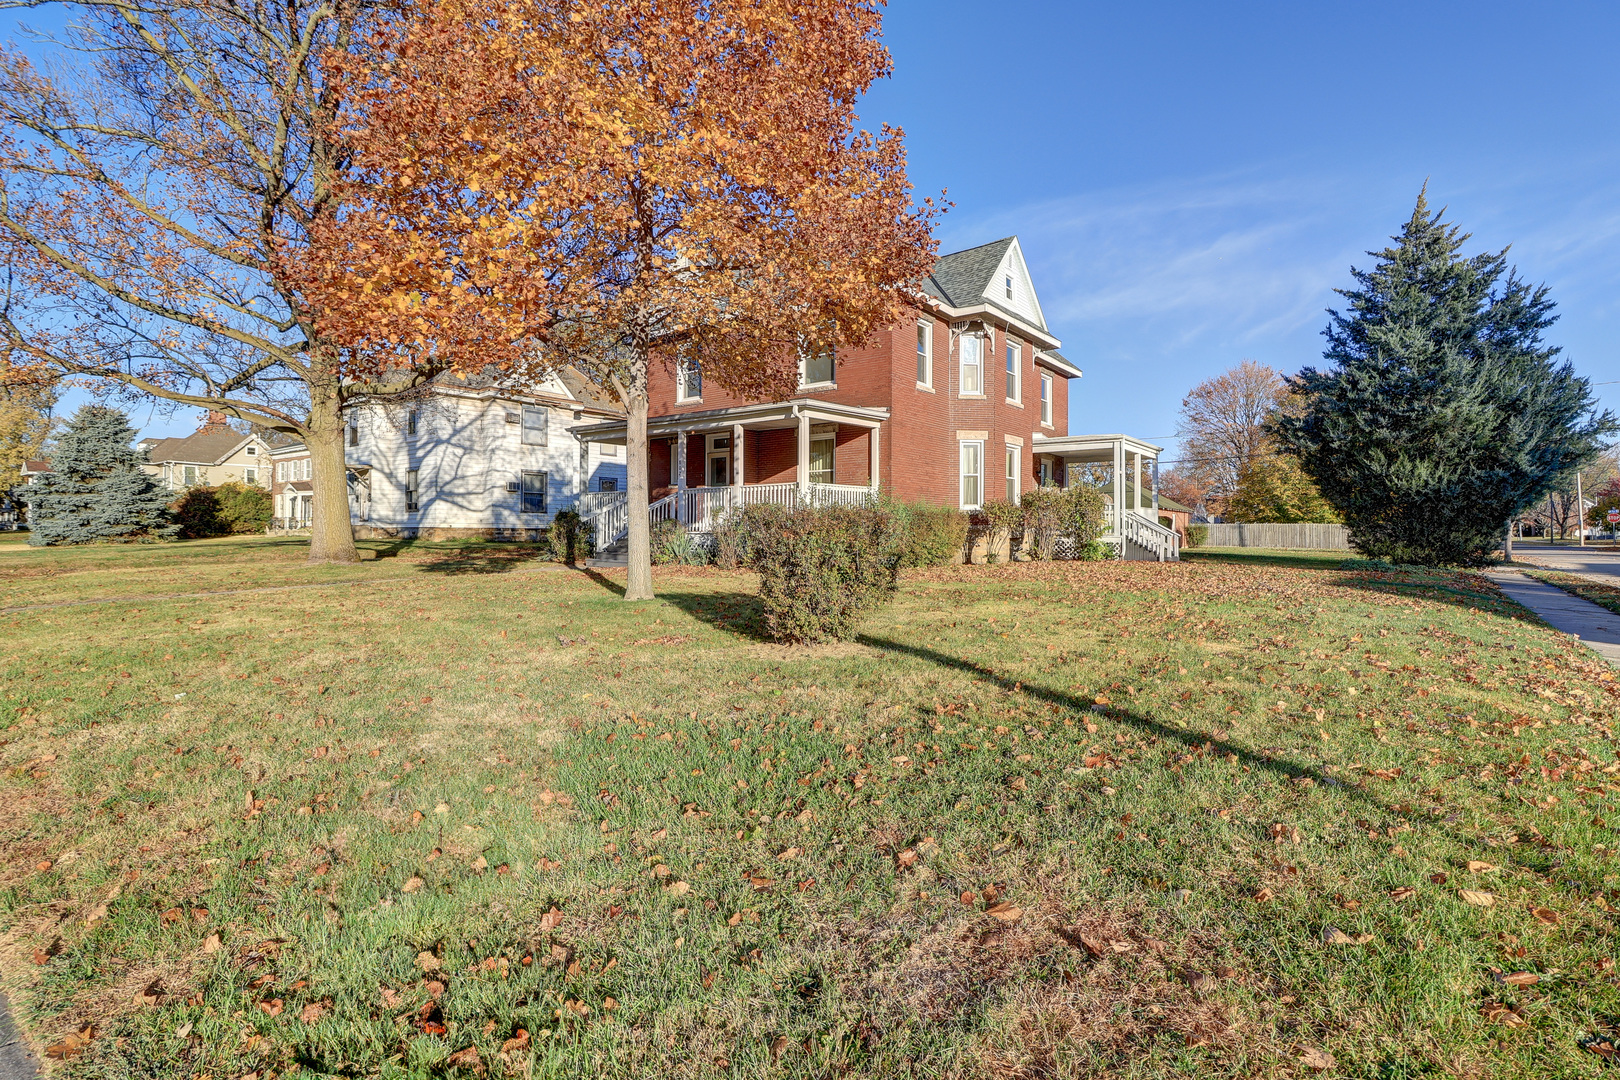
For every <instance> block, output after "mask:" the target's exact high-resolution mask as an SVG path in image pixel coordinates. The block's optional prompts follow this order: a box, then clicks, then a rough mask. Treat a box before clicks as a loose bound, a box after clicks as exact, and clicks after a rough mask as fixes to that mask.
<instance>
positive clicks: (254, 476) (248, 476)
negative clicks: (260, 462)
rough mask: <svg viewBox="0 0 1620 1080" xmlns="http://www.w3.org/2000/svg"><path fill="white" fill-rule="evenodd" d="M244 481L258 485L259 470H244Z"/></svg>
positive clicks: (250, 468)
mask: <svg viewBox="0 0 1620 1080" xmlns="http://www.w3.org/2000/svg"><path fill="white" fill-rule="evenodd" d="M242 479H243V481H244V482H246V483H249V484H257V483H258V482H259V470H258V469H255V468H252V467H249V468H246V469H243V470H242Z"/></svg>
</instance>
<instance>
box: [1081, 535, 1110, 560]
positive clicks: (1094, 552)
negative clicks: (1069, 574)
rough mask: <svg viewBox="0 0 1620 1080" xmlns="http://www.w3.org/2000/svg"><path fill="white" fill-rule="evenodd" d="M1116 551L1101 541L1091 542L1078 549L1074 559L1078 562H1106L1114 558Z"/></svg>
mask: <svg viewBox="0 0 1620 1080" xmlns="http://www.w3.org/2000/svg"><path fill="white" fill-rule="evenodd" d="M1116 550H1117V549H1115V548H1112V547H1110V546H1109V545H1107V544H1105V543H1103V542H1102V541H1101V540H1092V541H1090V542H1088V543H1087V544H1086V546H1085V547H1082V548H1080V549H1079V551H1078V552H1077V553H1076V554H1075V556H1074V557H1075V558H1076V559H1077V560H1079V561H1080V562H1107V561H1108V560H1109V559H1112V558H1114V557H1115V553H1116Z"/></svg>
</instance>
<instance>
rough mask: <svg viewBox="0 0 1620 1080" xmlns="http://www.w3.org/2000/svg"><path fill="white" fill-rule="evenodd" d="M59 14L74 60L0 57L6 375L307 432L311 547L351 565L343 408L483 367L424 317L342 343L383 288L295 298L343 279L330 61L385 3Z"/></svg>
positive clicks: (224, 2) (341, 168)
mask: <svg viewBox="0 0 1620 1080" xmlns="http://www.w3.org/2000/svg"><path fill="white" fill-rule="evenodd" d="M6 6H8V7H36V6H37V7H45V6H48V5H47V4H45V3H43V2H41V3H9V4H7V5H6ZM60 6H62V7H63V8H70V9H71V12H72V22H73V26H74V29H73V31H72V36H71V37H70V38H68V39H67V40H66V41H64V42H62V43H60V44H61V45H62V46H63V55H64V57H69V56H77V57H78V58H79V61H80V62H79V65H78V67H77V68H76V69H74V70H68V71H65V72H64V73H62V74H61V75H60V77H54V76H51V75H47V74H46V73H44V72H42V71H40V70H38V69H36V68H35V66H34V65H33V64H31V63H30V62H29V60H28V59H27V58H26V57H24V56H23V55H22V54H21V53H19V52H17V51H15V50H5V51H0V253H3V256H4V266H5V280H4V287H5V301H4V304H3V306H0V333H3V334H4V342H5V344H6V345H7V346H8V349H7V357H6V359H5V360H4V361H0V363H4V364H6V365H8V366H9V367H11V368H13V369H25V368H32V369H45V370H49V371H51V372H54V373H55V374H57V375H60V376H66V377H69V378H70V379H72V380H75V381H78V382H80V383H84V384H88V385H92V386H95V387H97V388H99V389H100V390H102V391H104V392H107V394H108V396H109V397H111V398H112V399H114V400H118V399H125V400H127V399H130V398H141V397H147V398H152V397H155V398H160V399H164V400H166V401H169V402H175V403H177V404H180V405H186V406H196V407H199V408H203V409H210V410H217V411H219V412H223V413H225V414H226V415H228V416H232V417H237V418H240V419H243V420H248V421H251V422H253V423H256V424H260V425H262V426H264V427H266V428H269V429H272V430H276V431H282V432H287V433H291V434H294V435H297V436H298V437H300V438H302V439H303V440H304V441H305V442H306V443H307V444H308V445H309V448H310V455H311V458H312V460H313V482H314V488H315V521H314V529H313V533H312V538H311V543H310V551H309V557H310V559H311V561H315V562H320V561H327V560H330V561H338V562H348V561H353V560H355V559H356V557H357V556H356V553H355V549H354V539H353V534H352V530H351V529H350V526H349V512H348V499H347V494H346V489H347V482H346V473H345V466H344V457H343V445H342V430H343V417H342V413H343V410H344V408H345V407H346V406H348V405H349V404H351V403H352V402H354V401H356V400H358V399H362V398H367V397H375V396H379V395H381V396H386V395H390V394H394V393H399V392H401V391H405V390H409V389H410V388H412V387H414V386H416V385H418V384H419V383H421V382H422V381H423V380H424V379H428V378H431V377H433V376H434V375H435V374H437V373H438V372H440V371H442V370H444V369H445V368H447V367H450V366H453V365H454V364H455V363H457V362H458V361H460V362H471V359H472V357H474V356H475V355H477V350H471V349H467V350H460V351H458V350H457V349H454V348H452V347H451V346H452V345H453V344H460V343H459V342H456V341H455V339H454V336H453V335H454V333H455V332H456V329H457V328H449V329H447V328H448V327H449V323H448V322H446V321H435V318H434V316H435V315H436V314H438V313H437V312H435V311H430V310H426V309H420V308H418V309H415V310H412V311H409V312H404V311H398V310H396V311H392V312H389V313H387V315H388V317H387V318H382V317H378V318H377V319H376V320H375V323H376V326H375V328H374V329H373V332H372V335H371V337H370V338H369V339H368V340H367V341H366V342H365V343H363V344H362V346H360V347H355V346H353V345H351V344H350V343H349V342H348V340H347V339H345V338H343V337H342V336H341V334H340V332H341V330H342V329H343V327H345V326H347V325H350V324H352V323H353V322H356V321H360V320H362V319H363V318H364V317H365V316H364V312H365V310H366V309H368V308H373V307H374V304H373V302H372V300H371V298H369V297H365V296H361V295H359V294H355V295H353V296H349V297H344V296H341V295H331V296H325V297H323V298H321V300H320V301H318V302H313V301H312V300H311V297H310V296H309V295H308V294H307V293H306V292H305V291H304V289H303V284H304V283H305V282H306V281H308V280H309V279H310V278H312V277H322V276H323V275H328V274H330V273H332V272H333V271H332V269H331V267H329V266H328V265H327V264H326V259H327V255H326V249H324V248H321V247H319V246H318V245H319V244H320V243H322V241H323V240H329V239H330V238H331V237H332V236H333V235H335V234H336V233H339V232H341V228H342V223H343V220H344V205H343V202H342V198H341V195H340V193H339V189H340V187H341V181H342V180H343V178H344V177H345V175H346V167H347V151H346V150H345V149H344V148H343V145H342V142H341V138H340V132H339V131H338V128H337V120H338V117H339V112H340V108H339V107H340V105H341V99H340V98H339V96H338V91H337V89H336V87H335V85H334V84H333V82H332V81H331V80H329V79H327V78H326V77H325V73H324V68H323V66H322V63H321V60H322V57H323V56H326V55H328V54H330V53H332V52H337V53H352V52H355V51H356V50H358V49H360V48H361V47H362V45H363V42H364V41H365V40H366V39H367V35H368V34H369V33H370V32H371V30H372V29H374V27H375V25H376V17H375V14H374V12H373V10H372V9H371V8H370V7H369V6H368V4H367V3H365V2H363V0H331V2H328V0H279V2H276V3H271V2H269V0H207V2H204V0H153V2H142V3H138V4H137V3H132V2H129V0H88V2H83V3H76V4H73V5H67V4H62V5H60ZM345 304H347V305H348V306H347V307H344V306H343V305H345ZM334 305H336V306H334ZM388 334H394V335H395V336H394V337H391V338H390V337H388V336H387V335H388ZM473 337H474V339H476V334H475V335H473Z"/></svg>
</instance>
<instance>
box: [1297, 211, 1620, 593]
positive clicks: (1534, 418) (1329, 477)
mask: <svg viewBox="0 0 1620 1080" xmlns="http://www.w3.org/2000/svg"><path fill="white" fill-rule="evenodd" d="M1443 213H1444V211H1440V212H1437V213H1431V212H1430V211H1429V208H1428V203H1427V201H1426V199H1425V197H1424V195H1422V194H1420V195H1419V196H1418V201H1417V207H1416V209H1414V210H1413V211H1412V218H1411V220H1410V221H1408V222H1407V223H1406V227H1405V228H1404V229H1402V230H1401V234H1400V235H1399V236H1397V237H1394V238H1393V239H1394V240H1395V246H1394V247H1388V248H1385V249H1384V250H1382V251H1377V252H1369V253H1368V254H1370V255H1372V256H1373V257H1374V258H1375V259H1376V260H1377V263H1376V264H1375V265H1374V267H1373V268H1372V269H1371V270H1355V269H1352V270H1351V274H1352V275H1353V276H1354V277H1355V280H1356V287H1355V288H1351V289H1340V290H1338V292H1339V294H1340V295H1341V296H1343V297H1344V298H1345V299H1346V300H1348V301H1349V310H1348V311H1346V312H1343V313H1341V312H1337V311H1333V312H1330V313H1329V314H1330V322H1329V324H1328V327H1327V329H1326V330H1324V331H1323V336H1324V337H1326V338H1327V349H1326V350H1325V351H1324V352H1323V357H1324V358H1325V359H1327V360H1328V361H1329V362H1330V363H1331V364H1332V365H1333V366H1332V367H1331V368H1329V369H1328V370H1325V371H1319V370H1317V369H1315V368H1306V369H1305V370H1304V371H1302V372H1301V373H1300V374H1299V376H1298V377H1297V378H1296V379H1295V380H1294V384H1293V389H1294V390H1295V392H1296V393H1298V394H1299V395H1301V400H1302V404H1303V408H1301V409H1300V410H1298V411H1297V413H1293V411H1292V410H1290V411H1289V412H1290V413H1293V414H1291V415H1284V416H1283V417H1281V418H1279V419H1278V420H1277V421H1276V423H1275V425H1274V428H1275V432H1276V435H1277V436H1278V439H1279V441H1280V442H1281V443H1282V444H1283V446H1284V447H1285V448H1286V449H1288V450H1290V451H1292V452H1293V453H1295V454H1297V455H1298V457H1299V459H1300V463H1301V464H1302V465H1303V466H1304V468H1305V471H1306V472H1307V473H1309V474H1310V476H1311V478H1312V479H1313V480H1315V481H1316V483H1317V485H1318V487H1320V488H1321V491H1322V494H1323V496H1324V497H1325V498H1326V499H1327V501H1328V502H1329V503H1330V504H1331V505H1332V506H1333V508H1334V509H1335V510H1337V511H1338V512H1339V514H1340V515H1341V516H1342V517H1343V518H1344V521H1345V524H1347V525H1348V526H1350V533H1351V538H1352V542H1353V543H1354V544H1355V545H1356V547H1357V548H1359V549H1360V550H1361V551H1362V552H1363V553H1365V554H1367V555H1369V556H1372V557H1374V558H1383V559H1388V560H1390V561H1392V562H1398V563H1418V564H1426V565H1477V564H1479V563H1481V562H1483V561H1485V560H1486V559H1487V558H1488V557H1489V556H1490V553H1491V552H1492V551H1493V550H1494V549H1495V548H1496V547H1497V546H1499V544H1500V543H1501V540H1502V536H1503V532H1504V529H1505V527H1506V524H1507V522H1508V520H1509V519H1510V518H1512V517H1514V516H1515V515H1517V514H1518V513H1520V512H1521V511H1523V510H1524V509H1526V508H1527V507H1529V506H1531V505H1533V504H1535V503H1537V502H1538V501H1539V500H1540V499H1542V498H1543V497H1544V496H1545V495H1546V493H1547V492H1548V491H1549V490H1550V489H1551V488H1552V487H1554V486H1555V485H1557V484H1558V483H1559V482H1560V481H1561V480H1563V479H1564V478H1565V477H1567V476H1568V475H1569V474H1570V473H1571V472H1572V471H1573V470H1575V469H1577V468H1579V467H1580V466H1581V465H1582V464H1583V463H1585V462H1586V461H1587V460H1589V459H1590V458H1591V457H1592V456H1593V455H1594V454H1596V453H1597V451H1598V450H1599V449H1600V444H1601V441H1602V439H1603V438H1604V436H1606V435H1608V434H1610V433H1612V432H1613V431H1615V429H1616V423H1615V419H1614V417H1613V416H1612V415H1611V414H1610V413H1607V412H1604V413H1602V414H1598V413H1597V412H1596V411H1595V409H1594V406H1593V400H1592V393H1591V388H1590V384H1589V383H1588V382H1587V381H1586V380H1585V379H1581V378H1578V377H1576V375H1575V373H1574V371H1573V370H1572V369H1571V367H1570V365H1569V364H1568V363H1559V362H1558V360H1557V357H1558V353H1559V350H1558V349H1557V348H1556V347H1553V346H1549V345H1547V344H1545V343H1544V342H1543V341H1542V331H1544V330H1545V329H1546V328H1547V327H1548V326H1550V325H1552V323H1553V321H1554V320H1555V319H1556V318H1557V316H1555V315H1554V314H1553V302H1552V300H1551V299H1549V298H1548V296H1547V288H1546V286H1544V285H1542V286H1531V285H1528V284H1526V283H1525V282H1523V281H1521V280H1520V279H1519V278H1518V276H1517V275H1516V274H1515V273H1514V272H1513V271H1512V270H1511V269H1509V267H1508V265H1507V253H1506V251H1502V252H1498V253H1496V254H1490V253H1485V254H1480V255H1474V256H1467V257H1465V256H1463V255H1461V254H1459V250H1460V249H1461V247H1462V246H1463V244H1464V243H1465V242H1466V241H1467V240H1468V236H1467V235H1466V234H1461V233H1459V232H1458V230H1457V228H1456V227H1455V226H1453V225H1448V224H1445V223H1443V222H1441V220H1440V217H1441V214H1443Z"/></svg>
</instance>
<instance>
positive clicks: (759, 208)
mask: <svg viewBox="0 0 1620 1080" xmlns="http://www.w3.org/2000/svg"><path fill="white" fill-rule="evenodd" d="M880 26H881V19H880V15H879V12H878V5H877V3H875V2H874V0H628V2H624V3H614V4H594V5H581V4H577V3H570V2H563V0H513V2H510V3H486V2H484V0H443V2H440V3H436V4H432V5H430V6H428V7H426V8H425V10H424V11H423V12H422V15H421V17H420V18H419V19H415V20H413V21H412V22H411V23H409V24H406V25H402V26H401V27H400V29H399V32H398V34H397V35H396V36H395V37H394V38H393V39H391V40H390V42H389V43H388V45H387V46H386V47H385V51H386V52H387V53H388V58H387V61H386V63H384V64H381V65H375V64H374V65H359V64H351V65H350V66H349V67H348V69H347V70H348V76H349V78H350V79H351V80H353V83H354V85H355V86H356V91H355V97H354V99H353V100H354V102H355V104H356V121H355V123H354V125H353V127H354V131H355V137H354V139H353V142H352V146H353V149H354V154H355V158H354V161H355V165H356V168H357V169H358V170H359V171H361V172H362V173H363V174H364V175H365V177H366V178H367V181H368V183H369V187H367V188H366V189H365V191H364V192H363V198H364V199H366V200H369V202H368V206H369V208H370V211H371V212H370V214H369V216H368V217H367V218H366V220H367V221H370V222H372V223H374V225H375V227H374V228H373V230H372V231H371V232H370V233H368V234H365V235H364V236H363V237H361V236H360V235H359V234H358V233H350V234H349V237H350V239H351V241H352V244H351V247H350V248H349V249H348V251H349V257H348V258H346V259H345V260H343V262H342V265H343V267H344V269H345V273H344V275H342V276H341V277H339V276H334V277H333V278H332V279H331V281H330V282H329V283H328V287H329V288H330V289H331V290H334V291H342V290H350V289H363V290H366V291H368V292H369V293H370V294H371V295H374V296H378V297H382V298H385V300H386V305H385V306H387V307H390V308H396V307H397V308H399V309H402V310H414V309H415V308H417V307H424V308H430V309H435V310H437V309H441V308H454V307H456V306H458V305H464V304H467V303H469V302H473V303H476V304H477V305H479V311H480V313H481V315H482V317H484V318H487V319H489V320H492V321H500V322H502V323H503V324H504V325H506V326H508V327H509V328H510V329H511V336H512V337H513V338H520V339H521V340H523V341H524V342H526V343H527V344H528V345H529V346H530V348H531V349H532V354H533V355H536V356H539V357H542V358H544V362H546V363H548V364H551V365H561V364H565V363H566V364H571V365H573V366H575V367H577V368H578V369H580V370H581V371H583V372H584V373H586V374H587V375H589V376H591V377H592V378H594V379H595V380H596V381H598V382H599V383H600V384H601V385H603V386H605V387H610V388H611V389H612V390H613V391H614V392H615V393H616V394H617V395H618V397H619V399H620V401H621V402H622V403H623V405H624V407H625V410H626V413H627V416H628V425H627V426H628V442H629V448H628V457H629V485H628V488H629V500H630V507H631V513H630V527H629V529H630V576H629V583H628V587H627V590H626V593H625V597H626V599H629V600H638V599H646V598H649V597H651V595H652V579H651V570H650V557H649V543H648V520H647V513H646V506H647V496H648V476H647V466H648V460H647V413H648V378H649V372H650V370H651V368H652V365H654V364H667V365H678V364H693V365H696V366H697V367H699V368H700V369H701V371H702V377H703V379H704V380H705V382H706V383H708V384H718V385H721V386H724V387H726V388H728V389H730V390H732V391H734V392H736V393H738V394H740V395H743V396H747V397H768V396H775V395H785V394H788V393H791V392H792V391H793V389H794V388H795V386H796V381H797V371H798V363H799V359H800V357H801V356H803V355H806V354H818V353H821V352H824V351H826V350H833V349H836V348H837V347H838V346H841V345H849V344H855V343H859V342H862V341H864V340H865V339H866V338H867V337H868V336H869V335H870V334H871V333H872V332H873V331H874V330H876V329H878V328H881V327H883V326H885V325H887V324H890V323H892V322H894V321H895V320H896V319H898V317H899V315H900V312H901V311H902V307H903V305H904V303H905V302H906V300H907V288H908V284H909V283H913V282H916V281H919V280H920V279H921V278H922V277H923V275H924V274H925V273H926V272H927V270H928V269H929V267H930V266H931V264H932V262H933V252H934V244H933V240H932V238H931V220H932V216H933V213H934V209H933V208H932V207H931V206H929V205H924V206H917V205H915V204H914V203H913V201H912V197H911V189H910V185H909V183H908V182H907V180H906V172H905V155H904V150H903V141H902V135H901V133H900V132H899V131H898V130H894V129H890V128H887V127H885V128H883V129H882V130H881V131H880V132H879V133H877V134H875V135H874V134H870V133H867V132H865V131H860V130H857V128H856V126H855V120H856V117H855V104H856V101H857V99H858V98H859V96H860V95H861V93H862V92H863V91H864V90H866V88H867V87H868V86H870V85H871V84H872V82H873V81H874V80H875V79H877V78H880V77H882V76H884V75H886V74H887V73H888V71H889V67H890V61H889V55H888V53H887V51H886V50H885V49H884V48H883V46H882V44H881V42H880V41H879V37H878V35H879V30H880ZM357 197H360V196H357Z"/></svg>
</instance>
